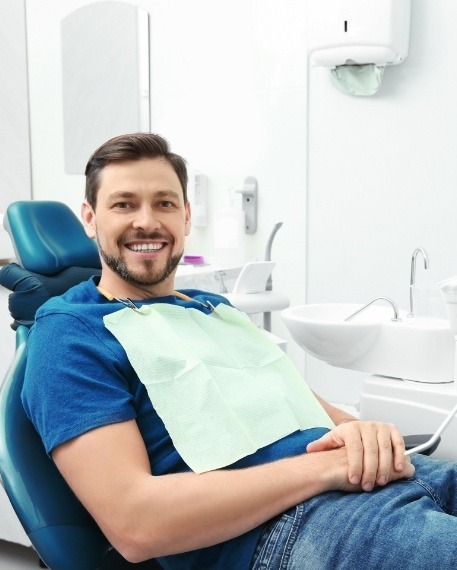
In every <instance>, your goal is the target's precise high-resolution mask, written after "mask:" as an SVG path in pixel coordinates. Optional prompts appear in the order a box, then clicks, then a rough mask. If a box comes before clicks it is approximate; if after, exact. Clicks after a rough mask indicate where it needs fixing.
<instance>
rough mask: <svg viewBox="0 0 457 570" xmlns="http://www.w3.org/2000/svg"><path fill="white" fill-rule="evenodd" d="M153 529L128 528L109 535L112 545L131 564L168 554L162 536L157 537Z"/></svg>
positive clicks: (157, 534)
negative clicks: (146, 530) (144, 530)
mask: <svg viewBox="0 0 457 570" xmlns="http://www.w3.org/2000/svg"><path fill="white" fill-rule="evenodd" d="M159 536H160V535H159V533H157V532H155V531H152V530H151V531H150V532H147V533H145V532H142V531H141V530H139V529H128V530H127V531H125V532H117V533H115V536H112V537H111V540H110V542H111V544H112V546H113V547H114V548H115V549H116V550H117V551H118V552H119V554H120V555H121V556H122V557H123V558H125V560H127V562H131V563H133V564H137V563H139V562H144V561H146V560H150V559H151V558H158V557H159V556H164V555H165V554H170V552H169V551H168V552H167V550H168V548H169V546H170V545H168V548H167V545H166V544H165V542H166V541H164V540H163V538H159Z"/></svg>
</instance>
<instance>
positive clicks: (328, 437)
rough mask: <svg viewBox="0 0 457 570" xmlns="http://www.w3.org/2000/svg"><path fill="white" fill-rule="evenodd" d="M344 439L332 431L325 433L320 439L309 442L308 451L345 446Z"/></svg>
mask: <svg viewBox="0 0 457 570" xmlns="http://www.w3.org/2000/svg"><path fill="white" fill-rule="evenodd" d="M343 446H344V441H342V440H341V439H339V438H338V437H337V436H336V435H335V434H334V433H333V432H332V431H329V432H328V433H326V434H324V435H323V436H322V437H320V438H319V439H316V440H315V441H312V442H311V443H308V445H307V446H306V451H307V452H308V453H312V452H314V451H327V450H329V449H336V448H337V447H343Z"/></svg>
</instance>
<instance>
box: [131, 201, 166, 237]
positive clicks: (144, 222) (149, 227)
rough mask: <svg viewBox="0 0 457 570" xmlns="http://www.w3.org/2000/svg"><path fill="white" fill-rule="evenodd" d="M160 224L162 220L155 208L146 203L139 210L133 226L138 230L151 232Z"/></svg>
mask: <svg viewBox="0 0 457 570" xmlns="http://www.w3.org/2000/svg"><path fill="white" fill-rule="evenodd" d="M160 226H161V223H160V220H159V219H158V217H157V216H156V214H155V212H154V209H153V208H151V207H150V206H147V205H145V206H142V207H141V208H139V209H138V210H137V212H136V215H135V217H134V219H133V227H134V228H135V229H136V230H143V231H145V232H151V231H154V230H157V229H158V228H160Z"/></svg>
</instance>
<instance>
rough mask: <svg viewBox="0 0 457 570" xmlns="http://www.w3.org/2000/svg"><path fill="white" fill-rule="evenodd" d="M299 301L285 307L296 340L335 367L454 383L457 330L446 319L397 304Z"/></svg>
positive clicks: (419, 379)
mask: <svg viewBox="0 0 457 570" xmlns="http://www.w3.org/2000/svg"><path fill="white" fill-rule="evenodd" d="M362 307H363V305H355V304H343V303H327V304H320V305H298V306H295V307H290V308H288V309H285V310H284V311H282V313H281V315H282V318H283V320H284V322H285V324H286V326H287V328H288V330H289V332H290V333H291V335H292V337H293V339H294V340H295V341H296V342H297V343H298V344H299V345H300V346H301V347H302V348H303V349H304V350H305V351H306V352H308V353H309V354H311V355H312V356H315V357H316V358H318V359H319V360H323V361H324V362H327V363H328V364H331V365H332V366H337V367H340V368H349V369H350V370H360V371H362V372H368V373H370V374H379V375H382V376H390V377H395V378H403V379H404V380H413V381H417V382H435V383H440V382H453V380H454V352H455V340H454V334H453V333H452V332H451V330H450V328H449V323H448V321H447V320H445V319H432V318H425V317H418V318H409V317H407V312H406V311H400V314H399V316H400V319H401V320H400V321H392V318H393V316H394V314H393V310H392V307H390V306H385V307H384V306H377V305H372V306H371V307H368V308H367V309H365V310H364V311H363V312H362V313H360V314H359V315H357V316H355V317H354V318H353V319H351V320H350V321H345V319H346V318H347V317H349V315H351V314H353V313H354V312H355V311H357V310H358V309H361V308H362Z"/></svg>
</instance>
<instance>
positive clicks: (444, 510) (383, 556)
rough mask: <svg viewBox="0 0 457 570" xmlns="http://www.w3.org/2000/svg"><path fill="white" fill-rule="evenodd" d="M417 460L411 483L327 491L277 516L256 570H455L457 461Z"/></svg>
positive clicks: (269, 527)
mask: <svg viewBox="0 0 457 570" xmlns="http://www.w3.org/2000/svg"><path fill="white" fill-rule="evenodd" d="M413 463H414V465H415V466H416V473H415V475H414V477H413V478H412V479H406V480H401V481H397V482H395V483H392V484H390V485H387V486H386V487H377V488H375V489H374V490H373V491H372V492H371V493H342V492H337V491H333V492H329V493H324V494H322V495H318V496H317V497H313V498H312V499H308V500H307V501H305V502H303V503H300V504H299V505H297V506H296V507H294V508H292V509H290V510H288V511H287V512H286V513H284V514H283V515H282V516H279V517H277V518H275V519H273V520H272V521H270V522H269V523H268V524H267V526H266V527H265V529H264V531H263V533H262V535H261V537H260V539H259V542H258V545H257V549H256V552H255V554H254V558H253V562H252V566H251V570H286V569H287V570H393V569H397V568H399V569H401V570H434V569H435V568H436V569H439V570H451V569H452V570H455V569H456V568H457V463H451V462H443V461H438V460H436V459H432V458H430V457H425V456H422V455H418V456H416V457H415V458H414V460H413Z"/></svg>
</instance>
